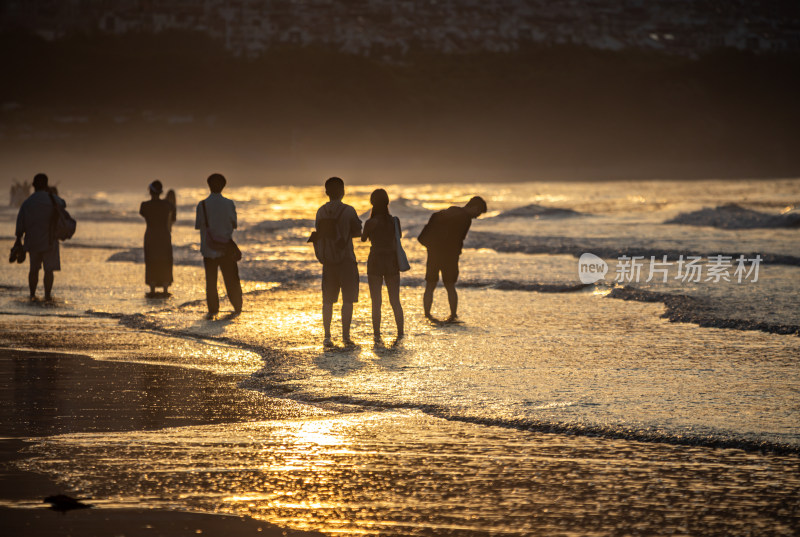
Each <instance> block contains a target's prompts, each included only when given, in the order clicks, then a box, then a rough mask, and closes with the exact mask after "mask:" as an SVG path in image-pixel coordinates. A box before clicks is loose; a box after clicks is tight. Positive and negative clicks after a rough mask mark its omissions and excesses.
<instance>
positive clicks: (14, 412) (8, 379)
mask: <svg viewBox="0 0 800 537" xmlns="http://www.w3.org/2000/svg"><path fill="white" fill-rule="evenodd" d="M169 373H170V374H164V367H162V366H153V365H146V364H132V363H124V362H102V361H96V360H92V359H91V358H88V357H86V356H78V355H66V354H56V353H44V352H31V351H20V350H13V349H0V378H2V383H0V504H3V505H5V506H7V507H0V528H2V535H3V536H9V537H10V536H28V535H31V536H33V535H75V536H81V535H86V536H104V535H109V536H112V535H113V536H137V535H147V536H155V535H170V536H172V535H199V534H202V535H225V536H237V535H321V534H319V533H310V532H298V531H291V530H284V529H282V528H279V527H277V526H274V525H271V524H268V523H265V522H261V521H258V520H253V519H250V518H246V517H235V516H223V515H209V514H199V513H187V512H181V511H165V510H155V509H115V508H93V509H83V510H76V511H70V512H67V513H59V512H55V511H52V510H50V509H48V508H47V507H46V504H44V503H42V501H43V499H44V498H45V497H46V496H50V495H53V494H67V495H72V496H80V495H79V494H77V493H76V492H75V491H71V490H64V489H63V488H62V487H60V486H59V485H58V484H57V483H56V482H54V481H53V480H51V479H49V478H48V477H46V476H43V475H40V474H35V473H32V472H25V471H22V470H20V469H18V468H17V467H16V466H15V465H14V464H13V461H15V460H18V459H21V458H24V457H25V456H26V454H25V448H26V446H27V445H28V444H29V442H33V441H35V440H34V439H32V438H30V437H37V436H47V435H52V434H61V433H69V432H91V431H94V432H99V431H109V432H110V431H129V430H143V429H160V428H163V427H176V426H184V425H198V424H211V423H222V422H232V421H242V420H252V419H273V418H288V417H297V416H301V415H304V412H303V409H302V408H301V407H299V406H298V405H296V404H294V403H291V402H283V401H281V400H276V399H272V398H269V397H265V396H262V395H260V394H258V393H255V392H251V391H246V390H241V389H237V388H236V387H235V386H234V384H233V383H234V380H233V379H232V378H224V377H219V376H218V375H214V374H212V373H208V372H203V371H194V370H189V369H183V368H176V367H173V368H171V370H170V372H169ZM88 501H89V502H91V500H88ZM38 504H41V505H42V507H33V506H34V505H38ZM8 506H12V507H8Z"/></svg>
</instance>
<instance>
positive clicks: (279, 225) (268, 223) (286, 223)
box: [241, 218, 314, 235]
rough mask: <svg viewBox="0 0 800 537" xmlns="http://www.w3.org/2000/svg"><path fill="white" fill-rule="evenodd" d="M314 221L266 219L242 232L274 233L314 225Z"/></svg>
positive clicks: (303, 219)
mask: <svg viewBox="0 0 800 537" xmlns="http://www.w3.org/2000/svg"><path fill="white" fill-rule="evenodd" d="M313 226H314V221H313V220H310V219H306V218H284V219H282V220H264V221H263V222H259V223H258V224H253V225H251V226H247V227H246V228H244V229H242V230H241V233H243V234H245V235H247V234H253V233H273V232H275V231H283V230H285V229H292V228H300V227H313Z"/></svg>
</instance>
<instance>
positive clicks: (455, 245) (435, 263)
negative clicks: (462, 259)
mask: <svg viewBox="0 0 800 537" xmlns="http://www.w3.org/2000/svg"><path fill="white" fill-rule="evenodd" d="M485 212H486V202H485V201H484V200H483V198H481V197H480V196H475V197H474V198H472V199H471V200H469V202H467V204H466V205H465V206H464V207H455V206H454V207H450V208H449V209H445V210H443V211H439V212H437V213H433V214H432V215H431V217H430V220H428V223H427V224H426V225H425V227H424V228H423V229H422V232H420V234H419V239H418V240H419V242H420V243H422V245H423V246H425V248H427V250H428V261H427V264H426V266H425V294H424V295H423V297H422V306H423V308H424V310H425V316H426V317H428V318H430V317H431V306H432V305H433V291H434V289H436V284H437V283H438V282H439V273H440V272H441V273H442V283H443V284H444V288H445V289H446V290H447V300H448V301H449V302H450V317H449V318H448V321H455V320H456V319H457V318H458V293H456V281H457V280H458V258H459V256H460V255H461V249H462V247H463V246H464V239H465V238H466V237H467V232H468V231H469V227H470V225H471V224H472V219H473V218H477V217H478V216H480V215H482V214H483V213H485Z"/></svg>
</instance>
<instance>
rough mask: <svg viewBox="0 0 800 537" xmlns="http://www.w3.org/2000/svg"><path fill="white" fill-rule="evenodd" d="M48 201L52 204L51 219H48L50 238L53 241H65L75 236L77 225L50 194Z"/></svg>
mask: <svg viewBox="0 0 800 537" xmlns="http://www.w3.org/2000/svg"><path fill="white" fill-rule="evenodd" d="M50 200H51V201H52V202H53V217H52V218H51V219H50V236H51V237H53V239H57V240H60V241H65V240H67V239H71V238H72V236H73V235H74V234H75V228H76V227H78V223H77V222H75V219H74V218H72V217H71V216H70V215H69V213H68V212H67V210H66V209H65V208H63V207H62V206H61V205H59V204H58V202H56V198H55V197H54V196H53V194H52V192H51V193H50Z"/></svg>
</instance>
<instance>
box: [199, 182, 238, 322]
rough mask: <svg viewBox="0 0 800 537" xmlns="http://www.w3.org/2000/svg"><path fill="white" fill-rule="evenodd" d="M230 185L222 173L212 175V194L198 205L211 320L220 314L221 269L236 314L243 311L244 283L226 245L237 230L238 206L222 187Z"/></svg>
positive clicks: (210, 188)
mask: <svg viewBox="0 0 800 537" xmlns="http://www.w3.org/2000/svg"><path fill="white" fill-rule="evenodd" d="M226 184H227V181H226V180H225V177H223V176H222V175H221V174H219V173H214V174H212V175H210V176H209V177H208V188H209V190H210V191H211V194H209V195H208V197H207V198H206V199H204V200H203V201H201V202H200V203H198V204H197V213H196V218H195V224H194V227H195V229H199V230H200V252H201V253H202V254H203V265H204V266H205V270H206V302H207V303H208V315H207V318H208V319H213V318H214V317H215V316H216V315H217V313H219V295H218V294H217V268H219V269H220V270H221V271H222V279H223V281H224V282H225V290H226V291H227V293H228V300H230V301H231V305H232V306H233V309H234V311H235V313H236V314H237V315H238V314H239V313H241V312H242V284H241V282H240V281H239V266H238V265H237V259H236V258H235V257H234V256H233V255H232V252H231V250H230V249H228V248H226V246H225V244H227V243H230V242H231V237H232V236H233V230H234V229H236V206H235V205H234V203H233V201H232V200H229V199H228V198H226V197H223V195H222V189H223V188H225V185H226ZM206 222H208V225H206ZM209 234H210V236H209Z"/></svg>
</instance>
